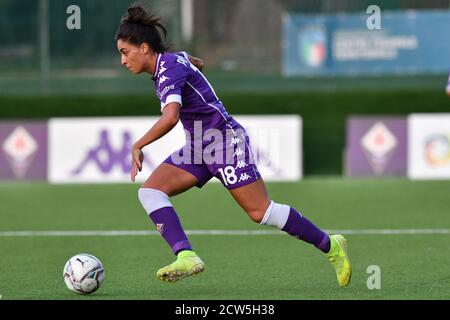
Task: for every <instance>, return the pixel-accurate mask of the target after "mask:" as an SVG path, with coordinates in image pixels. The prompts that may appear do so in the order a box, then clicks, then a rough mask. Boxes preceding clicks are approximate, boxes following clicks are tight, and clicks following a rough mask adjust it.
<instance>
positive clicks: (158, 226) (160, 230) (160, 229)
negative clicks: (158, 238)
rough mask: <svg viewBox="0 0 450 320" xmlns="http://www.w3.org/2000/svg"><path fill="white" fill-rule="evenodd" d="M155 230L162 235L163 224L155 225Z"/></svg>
mask: <svg viewBox="0 0 450 320" xmlns="http://www.w3.org/2000/svg"><path fill="white" fill-rule="evenodd" d="M156 229H158V231H159V233H161V234H162V233H163V231H164V223H157V224H156Z"/></svg>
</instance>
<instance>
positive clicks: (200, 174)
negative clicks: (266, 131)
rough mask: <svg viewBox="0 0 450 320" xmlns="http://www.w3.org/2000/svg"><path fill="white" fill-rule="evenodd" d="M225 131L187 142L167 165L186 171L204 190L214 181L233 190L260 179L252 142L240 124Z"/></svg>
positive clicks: (171, 156)
mask: <svg viewBox="0 0 450 320" xmlns="http://www.w3.org/2000/svg"><path fill="white" fill-rule="evenodd" d="M228 127H229V128H228V129H224V130H217V129H212V130H206V132H205V133H202V136H201V137H197V139H195V138H192V139H190V138H188V137H187V138H186V141H187V143H186V144H185V145H184V146H183V147H182V148H181V149H180V150H177V151H175V152H174V153H172V154H171V155H170V156H169V157H168V158H167V159H166V160H164V163H168V164H171V165H174V166H176V167H177V168H180V169H183V170H185V171H187V172H189V173H191V174H192V175H194V176H195V177H196V178H197V180H198V183H197V187H199V188H201V187H203V185H205V184H206V183H207V182H208V181H209V180H210V179H211V178H212V177H216V178H217V179H219V180H220V181H221V182H222V184H223V185H224V187H225V188H227V189H229V190H231V189H235V188H239V187H242V186H245V185H248V184H250V183H253V182H255V181H257V180H258V179H260V178H261V175H260V173H259V171H258V168H257V167H256V164H255V160H254V156H253V153H252V150H251V147H250V139H249V137H248V135H247V134H246V132H245V130H244V129H243V128H242V126H240V125H239V124H238V123H234V124H233V126H231V125H228Z"/></svg>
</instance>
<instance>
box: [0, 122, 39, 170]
mask: <svg viewBox="0 0 450 320" xmlns="http://www.w3.org/2000/svg"><path fill="white" fill-rule="evenodd" d="M2 147H3V151H4V153H5V154H6V158H7V159H8V162H9V164H10V166H11V168H12V171H13V173H14V175H15V176H16V177H17V178H23V177H24V176H25V174H26V172H27V171H28V169H29V167H30V165H31V163H32V162H33V158H34V156H35V154H36V151H37V150H38V148H39V146H38V144H37V142H36V140H34V139H33V137H32V136H31V134H30V133H29V132H28V131H27V130H26V129H25V128H24V127H22V126H19V127H17V128H16V129H14V131H13V132H12V133H11V134H10V135H9V136H8V137H7V138H6V140H5V141H4V142H3V146H2Z"/></svg>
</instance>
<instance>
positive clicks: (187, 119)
mask: <svg viewBox="0 0 450 320" xmlns="http://www.w3.org/2000/svg"><path fill="white" fill-rule="evenodd" d="M153 80H154V81H155V86H156V94H157V96H158V98H159V99H160V100H161V111H162V110H163V109H164V107H165V106H166V105H168V104H169V103H171V102H178V103H179V104H181V108H180V120H181V123H182V124H183V127H184V128H185V129H186V130H187V131H189V132H190V133H193V132H194V121H201V122H202V129H203V131H206V130H207V129H211V128H215V129H219V130H220V129H226V128H227V127H228V126H227V124H232V123H233V122H234V120H233V118H232V117H231V116H229V115H228V113H227V111H226V110H225V108H224V106H223V105H222V102H220V100H219V98H218V97H217V95H216V93H215V92H214V89H213V88H212V86H211V85H210V84H209V82H208V80H206V78H205V76H204V75H203V74H202V73H201V72H200V71H199V70H198V69H197V68H196V67H195V66H194V65H193V64H191V63H190V62H189V58H188V56H187V54H186V53H185V52H180V53H177V54H175V53H163V54H159V55H158V58H157V67H156V71H155V75H154V76H153Z"/></svg>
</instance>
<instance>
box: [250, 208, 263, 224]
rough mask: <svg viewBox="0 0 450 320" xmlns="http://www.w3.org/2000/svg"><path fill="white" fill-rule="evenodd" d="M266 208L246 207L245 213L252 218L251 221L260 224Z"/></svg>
mask: <svg viewBox="0 0 450 320" xmlns="http://www.w3.org/2000/svg"><path fill="white" fill-rule="evenodd" d="M266 210H267V208H266V207H260V208H254V209H248V210H246V211H247V214H248V216H249V217H250V219H252V221H253V222H255V223H258V224H261V222H262V221H263V219H264V215H265V213H266Z"/></svg>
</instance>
